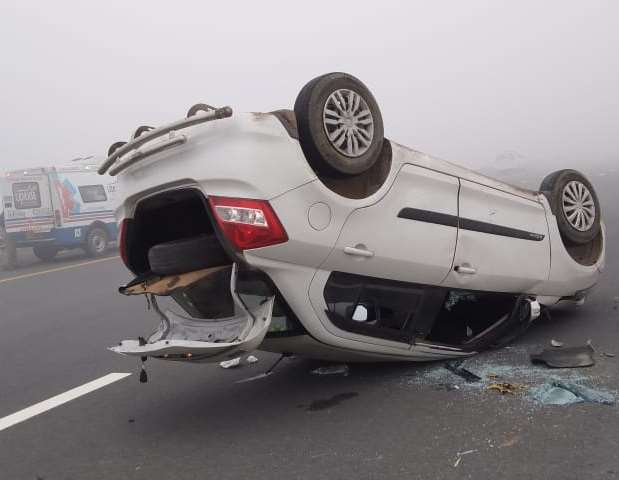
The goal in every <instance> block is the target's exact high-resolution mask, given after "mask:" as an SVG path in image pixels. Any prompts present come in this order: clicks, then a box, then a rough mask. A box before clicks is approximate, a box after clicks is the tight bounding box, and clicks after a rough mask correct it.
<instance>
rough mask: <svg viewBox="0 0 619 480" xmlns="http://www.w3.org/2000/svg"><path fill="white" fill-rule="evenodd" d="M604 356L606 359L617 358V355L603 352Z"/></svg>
mask: <svg viewBox="0 0 619 480" xmlns="http://www.w3.org/2000/svg"><path fill="white" fill-rule="evenodd" d="M602 355H604V356H605V357H608V358H615V357H616V355H615V354H614V353H610V352H603V353H602Z"/></svg>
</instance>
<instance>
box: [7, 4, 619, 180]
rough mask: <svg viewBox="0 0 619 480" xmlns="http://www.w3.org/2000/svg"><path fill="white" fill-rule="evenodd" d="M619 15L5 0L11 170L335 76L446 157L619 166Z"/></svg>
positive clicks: (289, 98) (266, 102)
mask: <svg viewBox="0 0 619 480" xmlns="http://www.w3.org/2000/svg"><path fill="white" fill-rule="evenodd" d="M618 18H619V3H618V2H614V1H587V2H584V1H570V2H568V1H545V2H537V1H531V2H529V1H522V0H520V1H513V2H500V1H478V0H468V1H466V2H462V1H453V2H441V1H437V2H427V1H423V2H422V1H416V2H410V1H408V2H405V1H402V2H398V1H385V0H381V1H375V2H368V1H361V0H357V1H316V0H312V1H305V2H294V1H277V2H276V1H267V0H259V1H253V2H235V1H226V2H223V1H222V2H213V1H208V0H203V1H199V2H183V1H175V2H170V1H167V2H154V1H142V0H140V1H136V0H133V1H131V2H126V1H109V0H106V1H105V2H83V1H82V2H63V1H54V2H44V1H40V2H24V1H19V2H17V1H11V2H8V1H3V2H2V3H1V4H0V45H1V46H2V47H1V48H2V64H1V67H0V68H1V69H2V72H1V75H0V82H1V87H2V88H1V90H0V92H1V93H0V112H1V113H0V130H1V132H2V133H1V137H0V138H1V142H0V171H1V170H6V169H11V168H21V167H25V166H34V165H51V164H59V163H65V162H66V161H67V160H69V159H71V158H74V157H76V156H84V155H91V154H95V155H98V156H103V155H104V154H105V152H106V151H107V148H108V146H109V145H110V144H111V143H113V142H114V141H117V140H123V139H127V138H128V137H129V136H130V135H131V133H132V132H133V130H134V129H135V128H136V127H137V126H138V125H142V124H147V125H154V126H157V125H161V124H164V123H168V122H170V121H173V120H176V119H178V118H181V117H182V116H184V115H185V113H186V111H187V109H188V108H189V107H190V106H191V105H192V104H194V103H198V102H205V103H209V104H213V105H217V106H223V105H231V106H232V107H233V108H234V109H236V110H237V111H269V110H273V109H277V108H286V107H288V108H291V107H292V105H293V104H294V100H295V97H296V95H297V93H298V91H299V90H300V88H301V87H302V86H303V85H304V83H305V82H307V81H308V80H310V79H311V78H312V77H314V76H316V75H319V74H321V73H326V72H330V71H346V72H349V73H352V74H354V75H356V76H358V77H359V78H361V79H362V80H363V81H364V82H365V83H366V84H367V85H368V86H369V88H370V89H371V90H372V91H373V93H374V95H375V96H376V98H377V100H378V102H379V105H380V106H381V109H382V113H383V117H384V122H385V132H386V136H387V137H388V138H391V139H393V140H395V141H397V142H399V143H403V144H405V145H408V146H411V147H413V148H416V149H419V150H422V151H425V152H427V153H430V154H432V155H436V156H439V157H443V158H446V159H448V160H451V161H455V162H459V163H462V164H465V165H471V166H479V165H485V164H488V163H492V162H493V161H494V160H495V158H496V157H497V155H499V154H501V152H504V151H510V152H517V153H518V157H521V156H522V157H524V158H526V159H533V161H535V162H540V161H548V162H549V163H553V164H556V163H560V164H563V165H565V166H575V167H577V166H578V165H580V164H582V163H586V162H588V161H596V162H597V161H605V162H617V163H619V153H618V152H619V88H618V86H619V29H618V28H617V20H618Z"/></svg>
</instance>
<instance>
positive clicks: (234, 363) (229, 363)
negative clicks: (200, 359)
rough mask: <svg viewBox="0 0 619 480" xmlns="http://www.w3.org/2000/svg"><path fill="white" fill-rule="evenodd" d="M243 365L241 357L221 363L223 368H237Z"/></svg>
mask: <svg viewBox="0 0 619 480" xmlns="http://www.w3.org/2000/svg"><path fill="white" fill-rule="evenodd" d="M239 365H241V357H236V358H233V359H232V360H224V361H223V362H219V366H220V367H221V368H236V367H238V366H239Z"/></svg>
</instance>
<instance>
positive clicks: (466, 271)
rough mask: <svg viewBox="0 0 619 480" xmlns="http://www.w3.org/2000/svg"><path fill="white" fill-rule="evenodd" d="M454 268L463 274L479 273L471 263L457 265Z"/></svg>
mask: <svg viewBox="0 0 619 480" xmlns="http://www.w3.org/2000/svg"><path fill="white" fill-rule="evenodd" d="M454 270H455V271H456V272H457V273H462V274H463V275H475V274H476V273H477V269H476V268H473V267H471V266H470V265H456V266H455V267H454Z"/></svg>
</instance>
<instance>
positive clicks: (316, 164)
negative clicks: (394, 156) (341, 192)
mask: <svg viewBox="0 0 619 480" xmlns="http://www.w3.org/2000/svg"><path fill="white" fill-rule="evenodd" d="M338 90H343V91H344V92H340V93H343V94H344V95H345V98H344V97H342V96H340V97H339V99H340V100H341V99H343V102H340V103H343V106H344V107H346V108H344V110H345V111H346V112H347V113H346V115H348V114H350V111H348V108H350V107H351V105H350V103H352V104H353V105H356V109H355V108H352V109H351V110H352V111H353V112H354V111H356V112H357V115H356V116H355V115H354V114H353V116H354V117H355V118H354V119H350V118H347V119H341V120H336V119H335V117H331V116H330V114H329V113H325V108H326V106H327V104H329V105H330V106H332V107H333V106H334V105H335V103H333V98H332V97H331V95H332V94H334V95H336V92H337V91H338ZM351 92H353V93H355V94H357V95H358V96H359V97H361V99H362V100H360V101H358V103H357V102H356V101H355V100H353V101H352V102H350V98H351V97H349V95H350V93H351ZM336 100H337V99H336ZM337 102H339V100H337ZM347 102H349V103H348V104H347ZM361 102H364V103H365V104H366V105H367V109H368V110H369V111H370V113H371V116H367V114H366V115H365V116H360V115H359V112H361V111H363V110H365V108H362V107H360V106H362V105H363V103H361ZM340 106H342V105H340ZM329 110H333V109H329ZM294 113H295V116H296V118H297V126H298V131H299V142H300V144H301V148H302V149H303V153H304V154H305V157H306V158H307V161H308V162H309V164H310V166H311V167H312V168H313V169H314V171H315V172H316V173H317V174H319V175H325V176H328V177H342V176H350V175H359V174H361V173H363V172H366V171H367V170H369V169H370V168H371V167H372V166H373V165H374V164H375V163H376V161H377V160H378V158H379V157H380V153H381V149H382V146H383V141H384V129H383V119H382V115H381V113H380V109H379V108H378V104H377V103H376V100H375V99H374V96H373V95H372V93H371V92H370V91H369V90H368V88H367V87H366V86H365V85H364V84H363V83H362V82H361V81H360V80H358V79H357V78H355V77H353V76H352V75H348V74H346V73H328V74H326V75H322V76H320V77H316V78H314V79H313V80H311V81H310V82H308V83H307V84H306V85H305V86H304V87H303V89H302V90H301V92H299V95H298V96H297V100H296V101H295V104H294ZM336 113H338V114H341V113H342V112H341V111H340V112H336ZM323 115H325V116H324V117H323ZM342 115H345V114H342ZM370 119H371V120H372V121H373V124H372V128H370V127H369V126H368V125H367V124H365V123H364V122H367V121H368V120H370ZM324 120H327V123H325V122H324ZM335 121H340V122H350V123H348V124H344V123H339V124H337V125H336V124H334V123H333V122H335ZM353 124H354V127H355V129H356V130H355V132H356V133H352V130H346V127H345V125H349V126H352V125H353ZM326 130H329V131H330V134H331V135H335V134H336V131H341V132H342V133H340V134H339V135H336V136H335V137H334V138H335V140H334V141H333V142H332V140H330V138H329V136H328V134H327V131H326ZM360 130H362V131H363V132H365V133H363V132H361V133H360ZM370 131H371V135H370V134H369V133H368V132H370ZM347 133H350V134H351V135H350V136H347ZM362 133H363V134H362ZM353 137H355V138H353ZM341 141H343V143H342V144H341V145H339V146H338V145H336V144H337V143H338V142H341ZM354 142H356V144H357V148H358V149H359V151H358V152H352V151H351V150H349V147H350V148H355V146H354ZM364 142H365V143H364ZM343 147H346V148H343ZM345 150H346V153H345V152H344V151H345Z"/></svg>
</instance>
